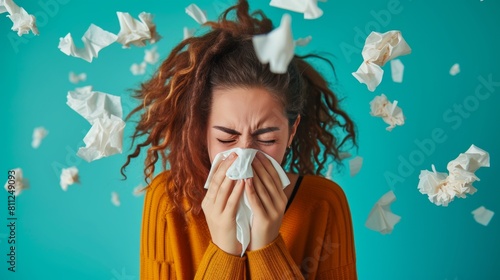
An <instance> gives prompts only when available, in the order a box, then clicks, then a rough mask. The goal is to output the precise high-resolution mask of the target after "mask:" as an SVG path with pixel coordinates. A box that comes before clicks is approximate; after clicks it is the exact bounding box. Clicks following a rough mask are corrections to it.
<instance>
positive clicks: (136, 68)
mask: <svg viewBox="0 0 500 280" xmlns="http://www.w3.org/2000/svg"><path fill="white" fill-rule="evenodd" d="M146 66H147V64H146V61H143V62H141V63H140V64H139V63H134V64H132V65H131V66H130V72H132V74H133V75H134V76H139V75H144V73H146Z"/></svg>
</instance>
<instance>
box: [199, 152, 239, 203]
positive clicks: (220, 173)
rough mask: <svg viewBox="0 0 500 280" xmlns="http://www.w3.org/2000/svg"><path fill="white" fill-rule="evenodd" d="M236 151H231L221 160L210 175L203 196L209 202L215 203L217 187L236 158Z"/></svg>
mask: <svg viewBox="0 0 500 280" xmlns="http://www.w3.org/2000/svg"><path fill="white" fill-rule="evenodd" d="M236 157H237V155H236V153H231V154H230V155H229V156H228V157H227V158H226V159H225V160H223V161H221V162H220V163H219V165H218V166H217V167H216V170H215V172H214V174H213V176H212V180H211V181H210V183H209V185H208V192H207V194H206V195H205V197H206V198H207V199H208V201H210V203H215V199H216V197H217V193H218V192H219V187H220V186H221V185H222V183H223V182H224V180H225V179H226V172H227V170H228V169H229V167H230V166H231V164H233V162H234V161H235V160H236Z"/></svg>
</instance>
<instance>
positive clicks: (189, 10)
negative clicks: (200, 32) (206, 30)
mask: <svg viewBox="0 0 500 280" xmlns="http://www.w3.org/2000/svg"><path fill="white" fill-rule="evenodd" d="M186 14H188V15H189V16H190V17H192V18H193V19H194V20H195V21H196V22H197V23H199V24H204V23H205V22H207V15H206V14H205V12H203V11H202V10H201V9H200V7H198V6H197V5H196V4H190V5H189V6H187V7H186Z"/></svg>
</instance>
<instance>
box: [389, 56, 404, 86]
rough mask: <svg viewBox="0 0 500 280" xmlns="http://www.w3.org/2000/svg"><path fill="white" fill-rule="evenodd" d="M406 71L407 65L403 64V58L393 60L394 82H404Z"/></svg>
mask: <svg viewBox="0 0 500 280" xmlns="http://www.w3.org/2000/svg"><path fill="white" fill-rule="evenodd" d="M404 71H405V66H404V65H403V62H401V60H399V59H394V60H391V75H392V81H393V82H395V83H402V82H403V74H404Z"/></svg>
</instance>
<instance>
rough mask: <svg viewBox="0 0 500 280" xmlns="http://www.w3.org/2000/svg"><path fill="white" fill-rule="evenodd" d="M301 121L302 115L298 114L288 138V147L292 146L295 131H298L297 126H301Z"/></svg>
mask: <svg viewBox="0 0 500 280" xmlns="http://www.w3.org/2000/svg"><path fill="white" fill-rule="evenodd" d="M299 123H300V115H298V116H297V119H295V123H294V124H293V126H292V128H291V130H290V137H289V138H288V143H287V145H286V146H287V147H290V145H292V141H293V137H295V133H296V132H297V127H299Z"/></svg>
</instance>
